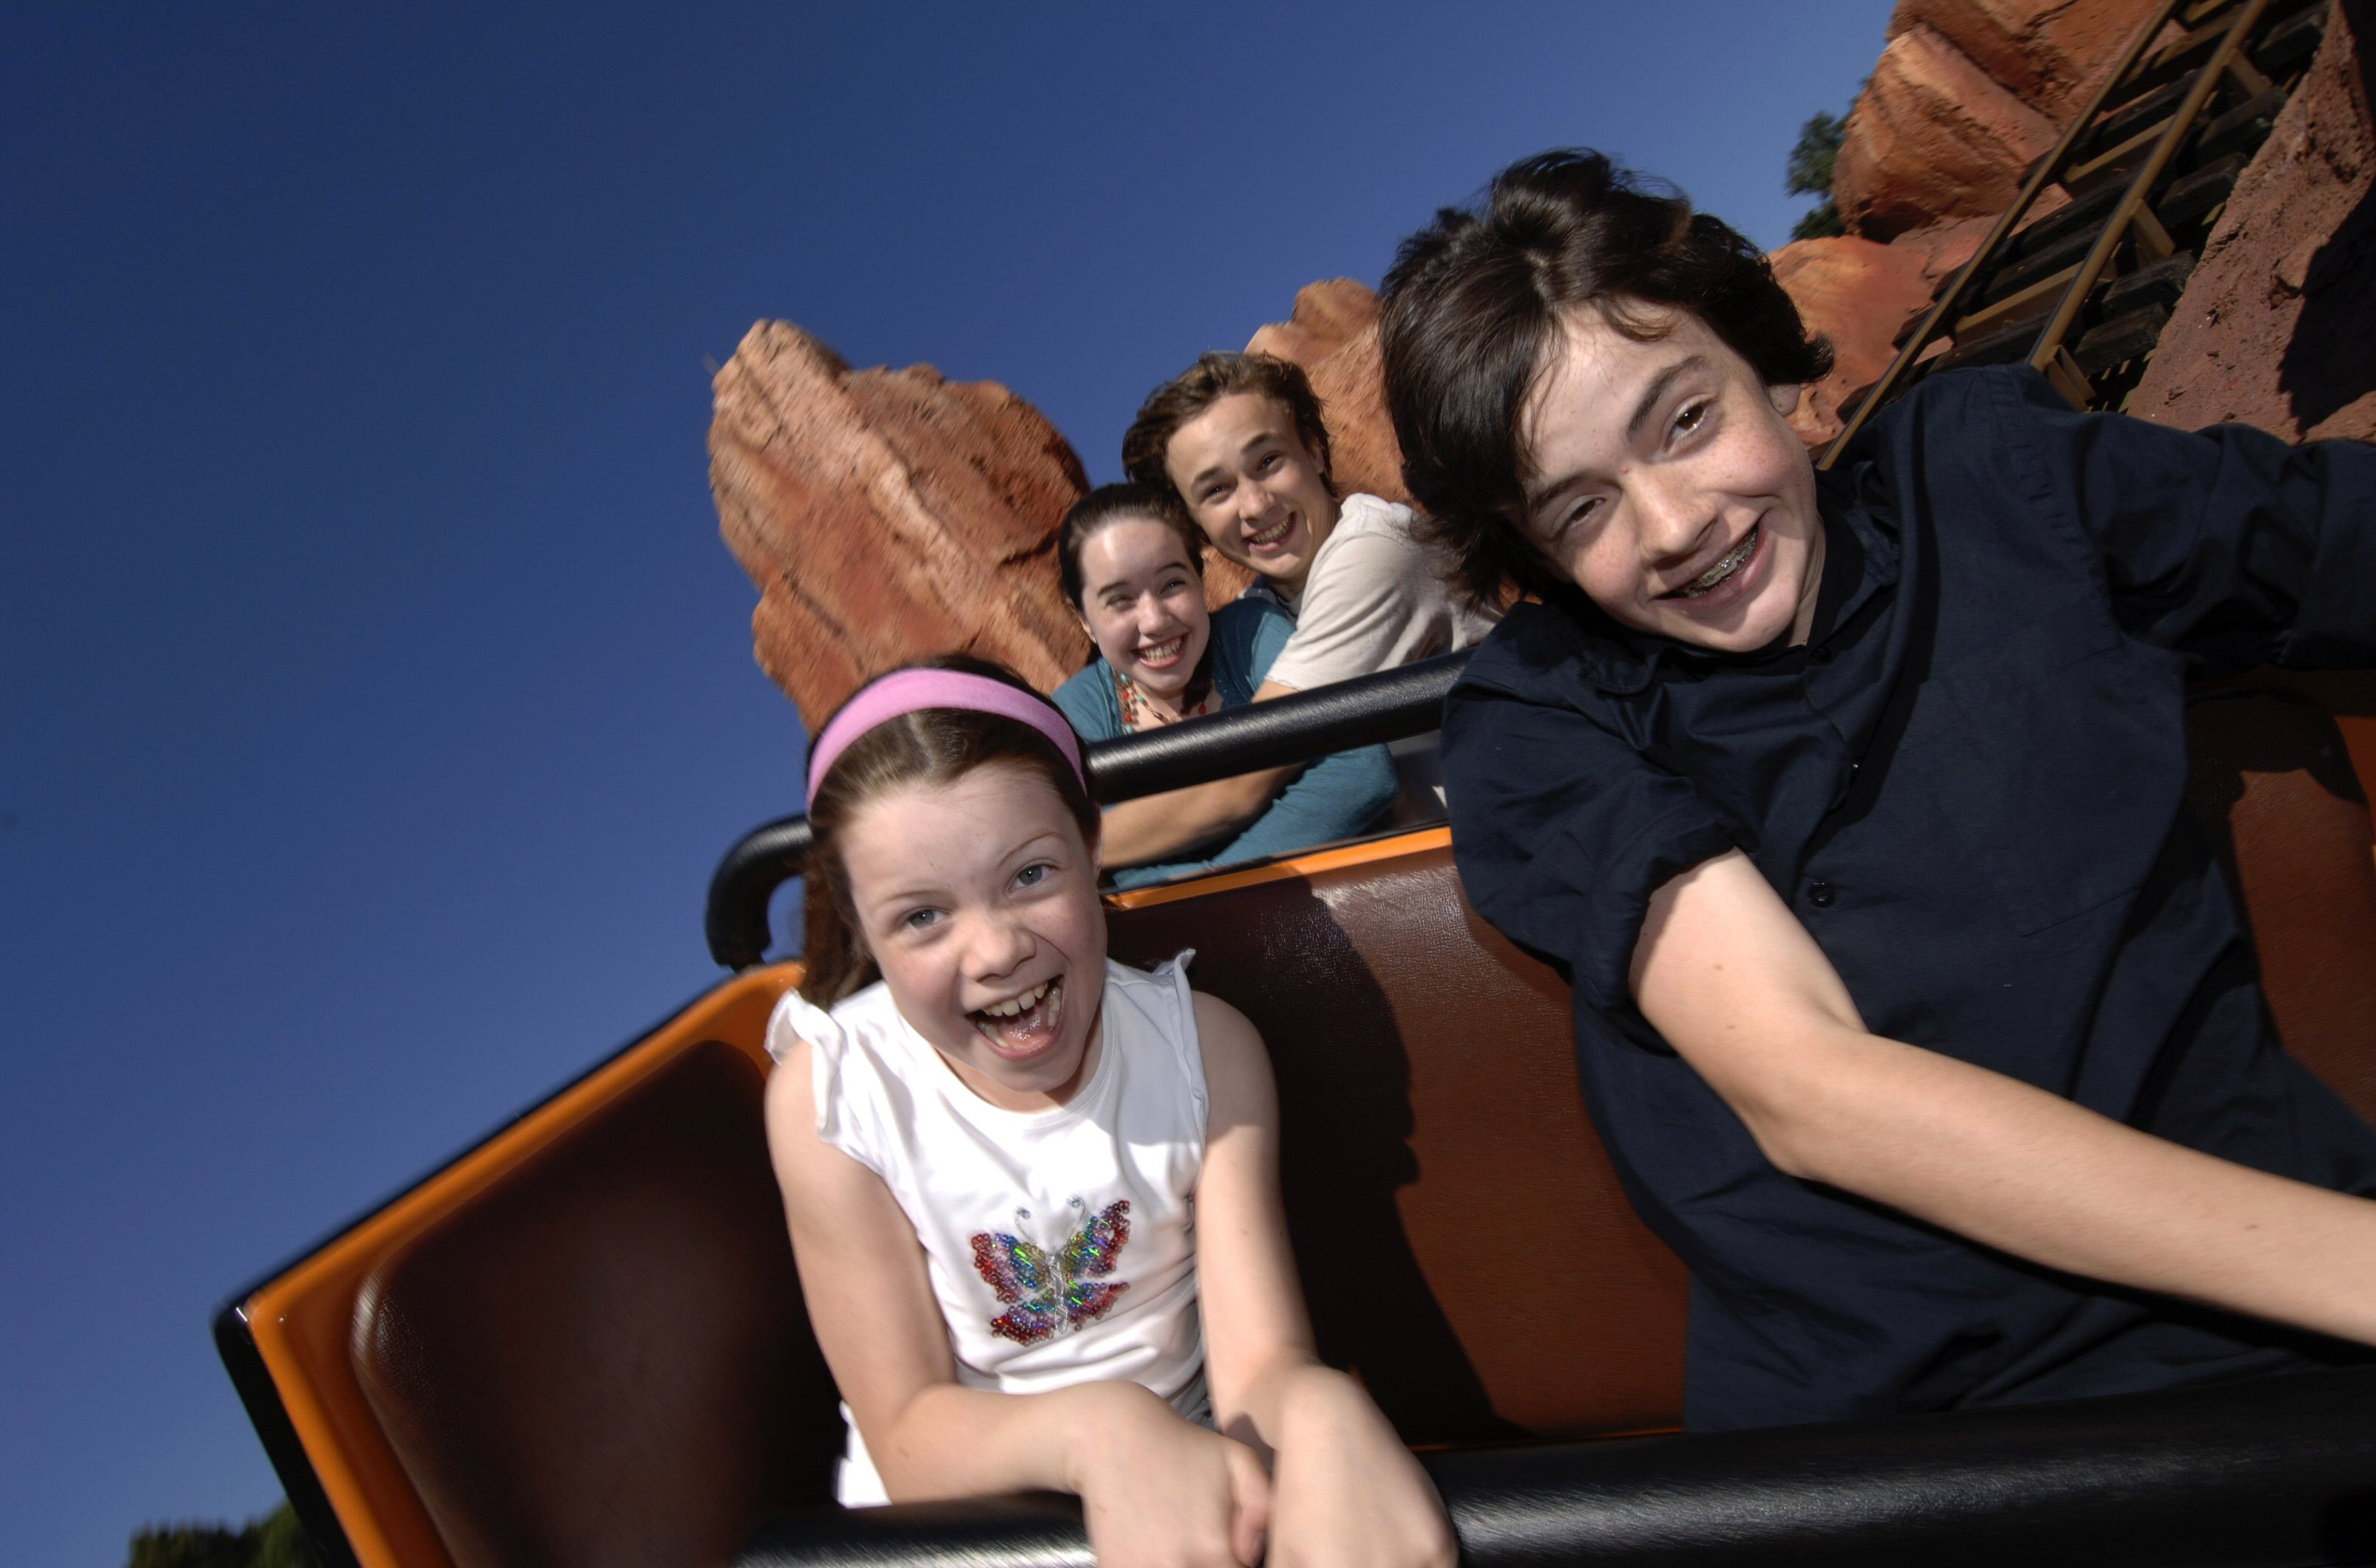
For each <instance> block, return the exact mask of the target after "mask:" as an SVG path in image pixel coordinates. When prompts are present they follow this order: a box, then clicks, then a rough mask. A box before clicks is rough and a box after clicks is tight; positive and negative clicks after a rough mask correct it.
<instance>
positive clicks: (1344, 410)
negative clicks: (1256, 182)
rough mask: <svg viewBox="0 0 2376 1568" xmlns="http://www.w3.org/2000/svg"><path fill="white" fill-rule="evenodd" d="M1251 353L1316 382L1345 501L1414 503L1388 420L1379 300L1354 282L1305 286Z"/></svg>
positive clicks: (1252, 345)
mask: <svg viewBox="0 0 2376 1568" xmlns="http://www.w3.org/2000/svg"><path fill="white" fill-rule="evenodd" d="M1246 350H1247V351H1248V352H1249V353H1261V354H1277V356H1278V357H1279V358H1280V359H1283V360H1291V361H1293V362H1295V363H1297V364H1299V365H1301V366H1302V367H1303V373H1304V374H1306V375H1308V376H1310V377H1311V378H1312V389H1313V391H1314V392H1316V393H1318V394H1319V395H1320V411H1321V418H1322V419H1323V420H1324V421H1325V422H1326V424H1327V426H1328V446H1329V451H1330V454H1331V460H1332V463H1333V466H1334V468H1335V470H1336V479H1337V490H1338V491H1339V492H1340V493H1342V492H1351V491H1356V490H1361V491H1367V492H1368V493H1371V494H1372V495H1383V496H1384V497H1385V498H1386V499H1387V500H1389V501H1408V500H1409V499H1410V493H1409V492H1408V491H1407V490H1405V489H1404V488H1403V450H1402V447H1401V446H1400V445H1398V444H1397V443H1396V440H1395V426H1394V422H1393V421H1392V420H1390V419H1388V418H1387V417H1386V383H1385V371H1384V366H1383V365H1382V364H1381V363H1380V362H1379V359H1378V296H1377V295H1376V294H1375V293H1374V292H1372V291H1371V290H1370V289H1369V288H1368V287H1367V286H1366V285H1364V284H1360V283H1356V282H1355V281H1353V279H1350V278H1332V279H1328V280H1327V281H1325V282H1322V283H1307V284H1305V285H1304V286H1303V287H1302V288H1301V289H1300V290H1298V291H1296V295H1295V314H1294V315H1292V316H1290V317H1289V319H1287V320H1286V321H1274V322H1272V323H1271V324H1270V325H1268V326H1267V327H1262V328H1260V329H1259V330H1258V331H1256V332H1255V333H1254V335H1253V338H1252V339H1249V340H1248V342H1247V344H1246Z"/></svg>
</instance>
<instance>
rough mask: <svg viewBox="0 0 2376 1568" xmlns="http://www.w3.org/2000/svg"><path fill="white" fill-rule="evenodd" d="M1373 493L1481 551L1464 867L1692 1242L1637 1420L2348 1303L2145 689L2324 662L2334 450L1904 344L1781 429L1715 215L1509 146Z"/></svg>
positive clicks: (2329, 1139)
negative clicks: (1808, 435) (2113, 406)
mask: <svg viewBox="0 0 2376 1568" xmlns="http://www.w3.org/2000/svg"><path fill="white" fill-rule="evenodd" d="M1384 350H1385V361H1386V374H1387V389H1388V402H1389V406H1390V407H1391V409H1392V410H1393V413H1394V418H1395V424H1396V434H1398V435H1399V436H1400V437H1401V440H1402V446H1403V451H1404V454H1405V457H1406V465H1407V475H1408V481H1409V484H1410V488H1411V490H1412V493H1414V495H1416V496H1417V497H1418V499H1419V501H1420V505H1422V506H1423V507H1424V508H1425V509H1426V510H1427V511H1428V512H1429V513H1430V514H1431V515H1432V521H1433V527H1434V528H1435V529H1436V533H1437V538H1438V540H1439V541H1440V542H1441V543H1442V544H1443V547H1444V548H1446V549H1447V550H1448V551H1450V552H1451V553H1452V554H1453V555H1454V556H1455V557H1456V558H1457V560H1458V562H1459V564H1460V569H1461V572H1462V576H1463V580H1464V583H1465V585H1466V587H1467V590H1468V591H1469V592H1470V593H1471V594H1473V595H1476V596H1478V597H1479V598H1487V599H1491V598H1494V597H1496V596H1502V595H1505V594H1507V593H1509V592H1511V591H1512V590H1517V591H1520V592H1523V593H1525V594H1527V595H1529V596H1530V598H1529V600H1528V601H1527V602H1524V603H1521V604H1519V605H1518V606H1517V607H1516V608H1515V609H1514V610H1513V611H1512V612H1510V613H1509V614H1508V615H1507V616H1506V617H1505V618H1504V619H1503V622H1502V624H1501V625H1500V626H1499V628H1498V629H1497V630H1496V631H1495V632H1494V634H1493V635H1492V636H1491V637H1490V638H1489V639H1488V640H1487V642H1486V643H1485V645H1484V646H1483V647H1481V648H1480V649H1479V652H1478V653H1477V655H1476V657H1475V659H1473V660H1472V662H1471V663H1470V665H1469V667H1468V670H1467V673H1466V675H1465V676H1464V678H1463V680H1462V681H1461V683H1460V684H1459V686H1458V687H1457V688H1456V689H1455V691H1454V693H1453V695H1452V696H1451V698H1450V700H1449V701H1448V702H1447V704H1446V707H1445V721H1444V731H1443V758H1444V768H1445V775H1446V778H1447V782H1448V785H1449V788H1450V803H1451V812H1452V819H1453V827H1454V843H1455V849H1456V852H1457V855H1458V859H1459V863H1460V868H1461V873H1462V877H1463V879H1464V881H1465V883H1466V885H1467V891H1468V896H1469V897H1470V899H1471V900H1472V901H1473V902H1474V904H1475V905H1476V907H1477V908H1478V909H1479V911H1480V912H1481V913H1483V914H1484V915H1485V916H1486V917H1487V918H1488V919H1489V920H1491V921H1493V923H1494V924H1495V925H1497V926H1499V927H1500V928H1501V929H1502V930H1503V932H1506V933H1508V934H1509V935H1510V936H1511V937H1512V938H1513V939H1514V940H1515V941H1517V942H1519V943H1521V944H1524V945H1526V946H1527V947H1528V948H1530V949H1531V950H1533V951H1535V952H1537V953H1538V954H1540V955H1542V956H1545V957H1547V958H1549V959H1550V960H1551V961H1553V962H1554V963H1557V964H1558V965H1560V966H1561V967H1562V968H1563V969H1564V970H1565V971H1566V972H1567V974H1568V975H1569V977H1570V979H1571V980H1572V983H1573V986H1574V996H1575V1017H1576V1037H1577V1051H1578V1055H1579V1060H1580V1063H1581V1067H1582V1072H1583V1077H1584V1083H1585V1087H1586V1094H1587V1096H1588V1097H1589V1099H1590V1101H1591V1109H1592V1111H1593V1114H1594V1117H1595V1119H1596V1122H1597V1123H1598V1125H1599V1127H1600V1129H1601V1133H1602V1135H1603V1137H1604V1138H1605V1139H1606V1141H1607V1142H1608V1144H1609V1146H1610V1149H1611V1151H1612V1152H1613V1153H1614V1154H1615V1156H1616V1158H1617V1159H1618V1162H1619V1166H1620V1169H1621V1170H1622V1173H1623V1174H1624V1177H1625V1179H1626V1182H1627V1187H1628V1190H1629V1192H1630V1193H1631V1194H1633V1196H1634V1202H1635V1204H1636V1205H1637V1206H1639V1208H1640V1209H1641V1210H1642V1212H1643V1214H1644V1217H1645V1218H1646V1219H1647V1220H1648V1221H1649V1223H1650V1224H1651V1225H1652V1227H1653V1228H1654V1229H1657V1231H1658V1233H1659V1234H1660V1235H1661V1236H1662V1237H1664V1238H1665V1239H1666V1241H1668V1242H1669V1244H1670V1245H1672V1246H1673V1247H1674V1248H1675V1250H1676V1251H1677V1252H1678V1253H1680V1254H1681V1256H1682V1258H1683V1259H1684V1261H1685V1262H1686V1263H1687V1264H1689V1265H1690V1266H1691V1268H1692V1273H1693V1312H1692V1324H1691V1337H1690V1378H1689V1392H1688V1401H1687V1416H1688V1420H1689V1421H1690V1423H1691V1424H1692V1425H1693V1426H1694V1427H1697V1428H1720V1427H1740V1426H1754V1425H1767V1424H1776V1423H1781V1422H1788V1421H1798V1420H1823V1419H1832V1418H1844V1417H1850V1416H1862V1415H1879V1414H1887V1413H1893V1412H1901V1411H1913V1410H1932V1409H1943V1408H1957V1407H1966V1406H1975V1405H1985V1404H1994V1403H2010V1402H2015V1401H2024V1400H2037V1399H2049V1398H2063V1397H2071V1396H2082V1395H2094V1394H2106V1393H2114V1392H2121V1391H2127V1390H2133V1389H2145V1388H2155V1387H2164V1386H2169V1385H2173V1384H2183V1383H2190V1382H2199V1381H2207V1380H2211V1379H2216V1378H2225V1377H2235V1376H2244V1375H2252V1374H2257V1373H2262V1372H2275V1371H2279V1370H2285V1369H2288V1368H2299V1367H2303V1366H2307V1365H2311V1364H2316V1363H2320V1362H2327V1361H2334V1360H2345V1359H2351V1358H2354V1357H2356V1356H2358V1355H2359V1354H2360V1353H2361V1352H2360V1349H2359V1347H2361V1346H2364V1345H2367V1344H2370V1343H2376V1204H2370V1202H2368V1201H2367V1199H2366V1197H2364V1196H2358V1195H2351V1194H2370V1193H2376V1133H2371V1132H2370V1129H2369V1128H2368V1127H2367V1126H2366V1125H2365V1124H2364V1123H2360V1122H2359V1121H2358V1119H2357V1118H2356V1117H2354V1116H2353V1115H2352V1114H2351V1113H2350V1112H2349V1111H2347V1110H2346V1109H2345V1108H2344V1107H2343V1106H2342V1104H2341V1103H2340V1102H2339V1101H2337V1100H2336V1099H2334V1096H2333V1095H2332V1094H2330V1093H2329V1092H2328V1091H2327V1090H2326V1089H2325V1088H2324V1087H2323V1086H2321V1085H2320V1084H2319V1083H2317V1082H2316V1081H2315V1080H2314V1079H2313V1078H2311V1075H2309V1074H2308V1073H2307V1072H2305V1071H2304V1070H2303V1069H2302V1068H2301V1067H2300V1066H2299V1065H2298V1064H2297V1063H2294V1062H2293V1061H2292V1060H2291V1059H2290V1058H2288V1057H2287V1056H2286V1055H2285V1053H2284V1052H2283V1051H2282V1050H2281V1049H2280V1048H2279V1046H2278V1044H2277V1041H2276V1039H2275V1035H2274V1032H2273V1030H2272V1028H2271V1027H2270V1024H2269V1021H2268V1014H2267V1009H2266V1007H2265V1006H2264V1004H2263V1001H2262V997H2261V993H2260V989H2259V981H2258V976H2257V970H2256V968H2255V965H2254V962H2253V959H2252V956H2251V946H2250V943H2249V940H2248V938H2247V936H2246V934H2245V932H2243V931H2242V929H2241V928H2240V926H2239V921H2238V918H2237V916H2236V914H2235V912H2234V907H2233V904H2232V901H2231V899H2230V897H2229V896H2228V889H2227V888H2226V886H2225V885H2224V883H2223V879H2222V877H2221V874H2220V873H2219V870H2218V868H2217V865H2216V861H2214V859H2213V856H2212V852H2211V849H2210V847H2209V844H2208V842H2207V840H2206V838H2205V837H2204V835H2203V834H2202V832H2201V831H2200V830H2199V829H2198V828H2197V827H2196V826H2195V825H2194V823H2193V822H2192V818H2191V817H2190V815H2189V814H2188V813H2187V811H2186V810H2185V808H2184V805H2183V802H2182V801H2181V798H2180V791H2181V789H2182V786H2183V783H2184V779H2185V773H2186V756H2185V749H2184V735H2183V732H2182V728H2181V723H2180V717H2181V714H2180V709H2181V700H2182V688H2183V686H2184V684H2185V683H2187V682H2189V681H2193V680H2203V679H2207V678H2215V677H2217V676H2221V675H2227V674H2233V673H2237V672H2239V671H2243V670H2246V669H2249V668H2251V666H2253V665H2256V664H2259V663H2262V662H2264V661H2275V662H2277V663H2280V664H2286V665H2292V666H2297V667H2306V666H2318V665H2326V666H2335V665H2357V666H2365V665H2367V664H2369V663H2370V662H2371V661H2376V452H2371V451H2370V449H2368V448H2365V447H2360V446H2358V445H2353V444H2348V443H2333V444H2326V445H2311V446H2305V447H2301V448H2299V449H2297V448H2294V447H2290V446H2287V445H2285V444H2284V443H2281V442H2278V441H2276V440H2275V439H2274V438H2272V437H2269V436H2267V435H2265V434H2261V433H2258V432H2255V431H2251V430H2247V429H2242V428H2239V427H2224V428H2220V429H2216V430H2213V431H2210V432H2207V433H2205V434H2200V435H2196V434H2184V433H2180V432H2173V431H2168V430H2163V429H2160V428H2158V427H2156V426H2151V425H2147V424H2144V423H2141V422H2134V421H2131V420H2127V419H2123V418H2121V417H2118V416H2108V415H2085V414H2076V413H2073V412H2072V411H2071V410H2069V408H2068V407H2067V406H2066V405H2064V404H2063V403H2062V402H2061V400H2060V399H2059V398H2057V397H2056V395H2055V394H2054V393H2053V392H2052V391H2051V390H2050V389H2049V387H2048V386H2047V385H2046V383H2045V382H2044V381H2043V380H2042V379H2041V378H2039V377H2037V375H2035V374H2031V373H2029V372H2027V371H2026V370H2018V369H2013V370H1998V371H1983V372H1974V373H1967V374H1951V375H1941V376H1934V377H1932V378H1931V379H1929V380H1927V381H1925V382H1924V383H1922V384H1921V385H1920V386H1919V387H1918V388H1917V389H1916V390H1915V391H1914V392H1913V393H1912V394H1911V395H1910V396H1909V397H1907V398H1905V399H1903V400H1901V401H1900V402H1899V403H1898V404H1897V405H1896V406H1895V407H1894V408H1892V409H1891V410H1888V411H1887V412H1886V413H1884V414H1883V416H1881V417H1880V418H1879V419H1878V420H1876V421H1875V422H1873V424H1872V425H1871V428H1870V429H1869V431H1868V432H1867V433H1866V434H1864V435H1863V436H1861V437H1860V438H1859V443H1858V445H1856V447H1855V448H1854V449H1853V450H1852V451H1851V452H1850V453H1849V454H1848V455H1847V457H1845V458H1844V459H1843V461H1842V462H1841V463H1839V464H1838V465H1837V466H1836V467H1835V469H1833V470H1831V471H1829V472H1827V473H1824V474H1817V473H1816V472H1815V471H1814V470H1813V469H1812V464H1811V463H1810V462H1809V459H1808V457H1807V455H1806V453H1805V450H1804V448H1803V447H1802V446H1801V445H1800V443H1799V441H1798V439H1797V437H1796V436H1795V435H1794V434H1792V433H1791V431H1790V430H1789V428H1788V425H1787V424H1786V423H1784V415H1785V414H1787V413H1788V410H1790V408H1791V407H1792V406H1793V403H1794V402H1795V400H1796V398H1797V396H1798V393H1799V388H1800V386H1801V385H1803V384H1804V383H1806V382H1809V381H1812V380H1813V379H1815V378H1816V377H1817V376H1819V375H1821V374H1823V373H1824V369H1825V368H1826V365H1827V361H1828V353H1827V351H1826V350H1824V347H1823V346H1822V345H1821V344H1820V343H1812V342H1810V341H1809V340H1808V339H1806V337H1805V334H1804V331H1803V328H1802V327H1801V326H1800V321H1799V317H1798V314H1797V312H1796V310H1795V309H1794V308H1793V307H1792V305H1791V303H1790V302H1789V300H1788V296H1787V295H1785V294H1784V293H1783V292H1782V291H1781V290H1780V288H1779V287H1778V286H1777V285H1776V284H1775V282H1774V280H1773V277H1772V274H1771V272H1770V271H1769V270H1768V269H1767V267H1765V264H1764V260H1763V258H1762V257H1760V256H1759V255H1758V254H1757V253H1756V251H1755V250H1754V248H1753V247H1752V246H1750V245H1749V244H1748V243H1747V242H1746V241H1744V240H1743V239H1742V238H1741V237H1740V235H1738V234H1736V233H1734V232H1732V231H1731V230H1729V229H1728V228H1726V227H1725V226H1724V225H1723V224H1722V223H1719V222H1717V220H1714V219H1712V218H1708V217H1706V216H1705V215H1694V214H1693V213H1692V211H1691V210H1690V208H1689V207H1688V206H1687V205H1686V204H1685V203H1684V202H1683V201H1681V199H1680V198H1679V197H1673V196H1661V195H1658V194H1655V193H1652V192H1648V191H1645V190H1643V189H1641V188H1639V187H1638V186H1636V185H1635V184H1634V183H1633V182H1632V181H1631V180H1629V179H1628V178H1627V177H1626V176H1625V175H1623V174H1622V172H1617V171H1615V170H1613V169H1612V168H1611V167H1610V164H1609V163H1608V162H1607V160H1603V159H1601V158H1599V157H1598V156H1597V155H1593V154H1574V153H1565V154H1549V155H1545V156H1543V157H1540V158H1537V159H1534V160H1527V161H1526V162H1523V163H1520V164H1518V165H1515V166H1514V167H1513V168H1511V169H1509V170H1507V171H1505V172H1503V174H1502V175H1501V177H1500V178H1499V179H1498V180H1497V181H1496V182H1495V184H1494V185H1493V187H1492V190H1491V194H1490V196H1488V198H1487V199H1486V202H1485V203H1484V206H1483V208H1482V210H1481V211H1480V212H1479V213H1476V214H1469V213H1462V212H1453V211H1447V212H1445V213H1444V214H1443V215H1442V216H1440V217H1439V219H1438V220H1437V222H1436V223H1435V224H1434V225H1433V226H1432V228H1430V229H1429V230H1427V231H1425V232H1421V233H1420V234H1418V235H1415V236H1414V237H1413V238H1411V239H1410V240H1409V241H1408V242H1406V244H1405V245H1404V247H1403V251H1402V255H1401V256H1400V258H1399V259H1398V261H1397V262H1396V267H1395V269H1394V271H1393V272H1392V273H1391V274H1390V275H1389V277H1388V279H1387V285H1386V303H1385V314H1384Z"/></svg>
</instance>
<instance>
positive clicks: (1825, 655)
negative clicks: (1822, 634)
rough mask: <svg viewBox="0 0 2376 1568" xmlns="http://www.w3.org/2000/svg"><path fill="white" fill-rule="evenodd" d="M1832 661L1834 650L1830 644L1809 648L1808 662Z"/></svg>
mask: <svg viewBox="0 0 2376 1568" xmlns="http://www.w3.org/2000/svg"><path fill="white" fill-rule="evenodd" d="M1831 661H1832V650H1831V647H1830V645H1829V644H1824V645H1823V646H1821V647H1811V648H1809V649H1808V650H1807V662H1808V663H1810V664H1829V663H1830V662H1831Z"/></svg>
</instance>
